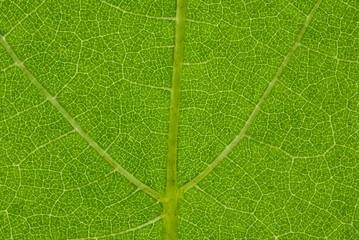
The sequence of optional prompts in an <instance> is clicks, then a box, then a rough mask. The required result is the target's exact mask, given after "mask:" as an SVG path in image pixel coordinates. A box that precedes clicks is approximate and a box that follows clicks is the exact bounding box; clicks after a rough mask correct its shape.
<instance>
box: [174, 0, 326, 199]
mask: <svg viewBox="0 0 359 240" xmlns="http://www.w3.org/2000/svg"><path fill="white" fill-rule="evenodd" d="M321 2H322V0H319V1H318V2H317V3H316V4H315V5H314V7H313V9H312V11H311V12H310V14H309V15H308V17H307V18H306V20H305V22H304V24H303V27H302V28H301V29H300V31H299V34H298V36H297V39H296V40H295V42H294V44H293V46H292V47H291V49H290V50H289V52H288V54H287V55H286V56H285V58H284V60H283V62H282V64H281V65H280V66H279V68H278V70H277V72H276V73H275V75H274V77H273V78H272V80H271V81H270V83H269V85H268V87H267V89H266V90H265V92H264V94H263V95H262V97H261V99H260V100H259V102H258V103H257V105H256V106H255V108H254V110H253V111H252V113H251V115H250V116H249V118H248V120H247V121H246V123H245V124H244V126H243V128H242V129H241V131H240V132H239V133H238V135H237V136H236V137H235V138H234V139H233V140H232V142H231V143H230V144H229V145H228V146H227V147H226V148H225V149H224V150H223V151H222V152H221V153H220V154H219V155H218V157H217V158H216V159H215V160H214V161H213V162H212V163H211V164H210V165H208V167H207V168H206V169H204V170H203V171H202V172H201V173H200V174H198V175H197V176H196V177H195V178H193V179H192V180H191V181H189V182H188V183H187V184H185V185H184V186H182V187H181V188H180V192H181V193H185V192H186V191H188V190H189V189H191V188H192V187H194V186H196V185H197V184H198V183H199V182H200V181H202V180H203V179H204V178H205V177H206V176H207V175H208V174H209V173H210V172H212V171H213V169H215V168H216V167H217V166H218V165H219V164H220V163H221V162H222V161H223V160H224V159H225V158H226V156H227V155H228V153H230V152H231V151H232V149H233V148H234V147H235V146H236V145H237V144H238V142H239V141H240V140H241V139H242V138H243V137H244V135H245V133H246V132H247V130H248V129H249V127H250V126H251V125H252V123H253V122H254V120H255V118H256V116H257V115H258V113H259V111H260V109H261V108H262V106H263V104H264V102H265V100H266V99H267V98H268V96H269V95H270V93H271V92H272V90H273V87H274V85H275V84H276V83H277V81H278V79H279V77H280V76H281V75H282V73H283V70H284V68H285V67H286V66H287V65H288V63H289V60H290V59H291V57H292V56H293V54H294V52H295V50H296V49H297V48H298V46H299V45H300V41H301V40H302V38H303V35H304V33H305V31H306V30H307V28H308V26H309V23H310V21H311V20H312V18H313V16H314V13H315V12H316V10H317V9H318V8H319V5H320V4H321Z"/></svg>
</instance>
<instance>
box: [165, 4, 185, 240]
mask: <svg viewBox="0 0 359 240" xmlns="http://www.w3.org/2000/svg"><path fill="white" fill-rule="evenodd" d="M185 10H186V1H185V0H177V10H176V26H175V49H174V57H173V72H172V86H171V100H170V122H169V130H168V155H167V181H166V194H165V199H164V201H163V239H166V240H170V239H171V240H172V239H177V220H178V197H179V194H178V185H177V142H178V119H179V105H180V97H181V78H182V67H183V55H184V38H185Z"/></svg>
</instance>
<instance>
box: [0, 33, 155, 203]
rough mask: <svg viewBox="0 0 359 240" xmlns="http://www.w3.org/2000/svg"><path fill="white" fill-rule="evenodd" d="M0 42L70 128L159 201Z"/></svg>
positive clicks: (5, 45)
mask: <svg viewBox="0 0 359 240" xmlns="http://www.w3.org/2000/svg"><path fill="white" fill-rule="evenodd" d="M0 42H1V44H2V45H3V46H4V48H5V50H6V51H7V52H8V54H9V55H10V56H11V58H12V59H13V61H14V62H15V64H16V65H17V66H18V67H19V68H20V70H21V71H22V72H23V73H24V74H25V76H26V77H27V78H29V80H30V81H31V82H32V83H33V84H34V85H35V86H36V88H37V89H38V90H39V91H40V92H41V93H42V94H43V95H44V96H45V97H46V99H47V100H48V101H49V102H50V103H52V105H54V107H55V108H56V109H57V110H58V111H59V112H60V113H61V114H62V116H63V117H64V118H65V119H66V120H67V121H68V122H69V123H70V124H71V126H72V127H73V128H74V129H75V130H76V131H77V132H78V133H79V134H80V135H81V137H82V138H83V139H85V140H86V141H87V142H88V143H89V145H90V146H91V147H93V148H94V149H95V150H96V152H97V153H98V154H100V155H101V156H102V157H103V158H104V159H105V160H106V161H107V162H108V163H109V164H111V165H112V166H113V167H114V168H115V169H116V171H118V172H119V173H120V174H121V175H122V176H124V177H125V178H127V179H128V180H129V181H130V182H131V183H133V184H134V185H136V186H137V187H138V188H140V189H141V190H142V191H144V192H145V193H147V194H148V195H150V196H151V197H153V198H155V199H157V200H160V199H161V198H162V194H161V193H159V192H157V191H156V190H154V189H152V188H150V187H149V186H147V185H146V184H144V183H143V182H141V181H140V180H139V179H137V178H136V177H135V176H133V175H132V174H131V173H129V172H128V171H127V170H126V169H124V168H123V167H122V166H121V165H120V164H118V163H117V162H116V161H115V160H114V159H113V158H112V157H111V156H110V155H109V154H108V153H107V152H106V151H105V150H104V149H103V148H101V147H100V145H98V143H97V142H96V141H95V140H94V139H93V138H92V137H91V136H90V135H89V134H88V133H87V132H86V131H85V130H84V129H83V128H82V127H81V126H80V125H79V124H78V123H77V122H76V120H75V119H74V118H73V117H72V116H71V115H70V114H69V113H68V112H67V111H66V109H65V108H64V107H63V106H62V105H61V104H60V103H59V102H58V101H57V100H56V98H55V97H53V96H52V95H51V94H50V93H49V92H48V91H47V90H46V89H45V88H44V87H43V86H42V85H41V83H40V82H39V81H37V80H36V78H35V77H34V75H32V74H31V72H30V71H29V70H28V69H27V68H26V66H25V65H24V63H23V62H21V61H20V59H19V58H18V57H17V55H16V53H15V52H14V50H13V49H12V47H11V46H10V45H9V44H8V42H7V41H6V39H5V37H3V36H0Z"/></svg>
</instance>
